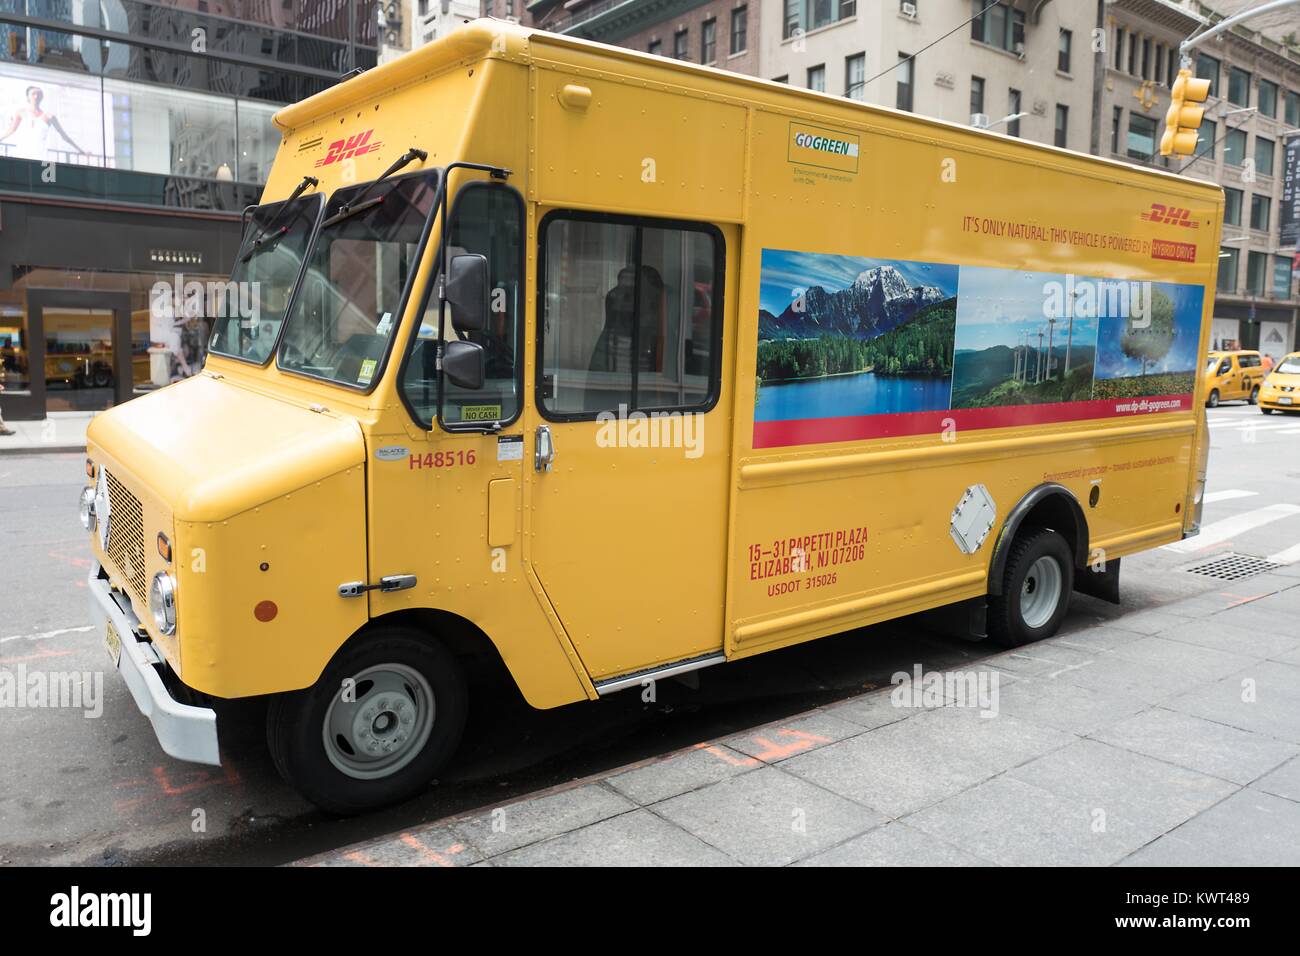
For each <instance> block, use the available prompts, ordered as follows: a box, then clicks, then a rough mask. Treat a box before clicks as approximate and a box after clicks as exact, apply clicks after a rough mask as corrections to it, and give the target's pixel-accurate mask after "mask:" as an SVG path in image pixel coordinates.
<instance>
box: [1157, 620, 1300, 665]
mask: <svg viewBox="0 0 1300 956" xmlns="http://www.w3.org/2000/svg"><path fill="white" fill-rule="evenodd" d="M1233 620H1235V619H1233ZM1160 636H1161V637H1162V638H1165V639H1166V640H1170V641H1181V642H1183V643H1185V644H1195V645H1197V646H1199V647H1212V648H1214V649H1216V650H1220V651H1228V652H1230V653H1233V654H1245V655H1248V656H1250V657H1255V658H1260V657H1276V656H1277V655H1278V654H1284V653H1286V652H1287V651H1289V650H1291V649H1293V648H1300V633H1297V631H1295V630H1292V631H1289V632H1288V631H1282V630H1278V629H1276V628H1272V629H1269V630H1265V631H1261V630H1259V629H1257V628H1251V627H1238V626H1237V625H1236V624H1232V623H1229V620H1228V619H1220V618H1215V619H1214V620H1197V621H1192V622H1189V623H1187V624H1183V625H1180V626H1178V627H1173V628H1170V629H1169V630H1167V631H1162V632H1161V633H1160Z"/></svg>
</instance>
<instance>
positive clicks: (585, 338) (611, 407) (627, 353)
mask: <svg viewBox="0 0 1300 956" xmlns="http://www.w3.org/2000/svg"><path fill="white" fill-rule="evenodd" d="M541 246H542V255H543V258H544V262H543V267H542V270H541V286H542V288H541V322H540V330H539V336H540V339H541V343H540V362H539V369H540V373H539V374H540V377H539V381H538V405H539V407H540V409H541V410H542V413H543V414H544V415H545V416H546V417H548V418H552V419H557V420H579V419H584V418H594V417H595V416H596V415H597V414H599V413H600V412H615V413H619V412H620V410H622V413H624V414H625V413H626V412H628V411H634V410H636V411H669V410H681V411H700V410H704V409H707V408H709V407H711V406H712V405H713V404H714V402H716V400H717V397H718V391H719V387H720V382H719V378H720V358H721V357H720V354H719V349H720V343H721V329H722V324H721V323H722V261H723V259H722V256H723V248H722V238H721V236H720V234H718V232H717V231H716V230H714V229H712V228H710V227H705V226H698V225H695V224H689V223H664V222H660V221H657V220H642V219H618V218H614V217H609V216H588V215H582V214H578V213H565V214H559V215H553V216H551V217H548V219H547V220H546V222H545V223H544V224H543V232H542V237H541Z"/></svg>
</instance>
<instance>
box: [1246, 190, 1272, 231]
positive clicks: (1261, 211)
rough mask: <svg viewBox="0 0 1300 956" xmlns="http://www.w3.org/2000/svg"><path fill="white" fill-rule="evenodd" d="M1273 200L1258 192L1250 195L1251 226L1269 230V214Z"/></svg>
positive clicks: (1260, 229)
mask: <svg viewBox="0 0 1300 956" xmlns="http://www.w3.org/2000/svg"><path fill="white" fill-rule="evenodd" d="M1270 204H1271V200H1270V199H1269V198H1268V197H1267V196H1261V195H1259V194H1258V193H1256V194H1255V195H1253V196H1251V197H1250V228H1251V229H1257V230H1259V231H1260V232H1268V214H1269V205H1270Z"/></svg>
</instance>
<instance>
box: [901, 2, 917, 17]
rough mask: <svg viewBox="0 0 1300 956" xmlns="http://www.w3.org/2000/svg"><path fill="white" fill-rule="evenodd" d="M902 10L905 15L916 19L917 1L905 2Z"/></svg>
mask: <svg viewBox="0 0 1300 956" xmlns="http://www.w3.org/2000/svg"><path fill="white" fill-rule="evenodd" d="M901 10H902V14H903V16H905V17H907V18H908V19H909V20H915V19H916V4H915V3H905V4H903V5H902V7H901Z"/></svg>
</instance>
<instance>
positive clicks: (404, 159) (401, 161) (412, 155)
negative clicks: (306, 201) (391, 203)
mask: <svg viewBox="0 0 1300 956" xmlns="http://www.w3.org/2000/svg"><path fill="white" fill-rule="evenodd" d="M428 158H429V154H428V153H426V152H425V151H424V150H422V149H416V148H415V147H414V146H412V147H411V148H410V149H408V150H407V151H406V152H405V153H403V154H402V155H401V156H399V157H398V158H397V160H396V161H395V162H394V163H393V165H391V166H389V167H388V168H387V169H385V170H384V171H383V173H381V174H380V176H379V178H378V179H376V180H373V181H372V182H370V183H369V184H368V185H367V186H366V187H365V188H364V189H362V190H361V192H359V193H357V195H356V198H355V199H353V200H352V201H350V202H345V203H344V204H343V205H342V206H340V207H339V211H338V212H336V213H335V214H334V215H332V216H330V217H329V218H328V219H326V220H325V221H324V222H323V223H321V224H320V227H321V229H322V230H325V229H328V228H329V227H330V226H333V225H336V224H337V223H340V222H342V221H343V220H345V219H351V218H352V217H353V216H355V215H357V214H358V213H360V212H364V211H365V210H367V209H370V208H372V207H374V206H377V205H379V204H380V203H381V202H383V201H384V197H383V196H378V197H376V198H374V199H371V200H368V201H366V202H362V200H363V199H365V198H366V195H367V194H368V193H369V192H370V190H372V189H374V188H375V187H376V186H378V185H379V184H380V183H382V182H383V181H384V180H385V179H387V178H388V177H389V176H391V175H393V173H395V172H397V171H398V170H399V169H403V168H405V167H407V166H409V165H410V164H411V163H413V162H415V161H416V160H417V159H418V160H419V161H420V162H424V161H425V160H426V159H428Z"/></svg>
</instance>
